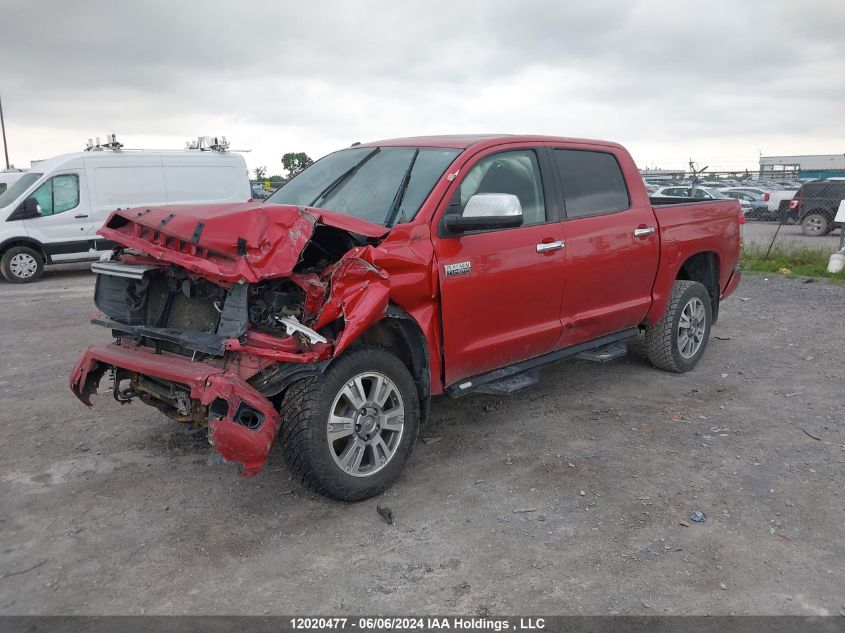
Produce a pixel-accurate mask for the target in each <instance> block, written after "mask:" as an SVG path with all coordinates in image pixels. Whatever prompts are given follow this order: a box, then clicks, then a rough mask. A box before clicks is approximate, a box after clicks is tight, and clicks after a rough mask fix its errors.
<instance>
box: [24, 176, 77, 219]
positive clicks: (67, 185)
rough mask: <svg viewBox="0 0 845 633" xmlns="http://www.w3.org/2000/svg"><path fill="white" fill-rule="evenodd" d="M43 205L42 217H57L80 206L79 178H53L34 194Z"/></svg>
mask: <svg viewBox="0 0 845 633" xmlns="http://www.w3.org/2000/svg"><path fill="white" fill-rule="evenodd" d="M32 197H33V198H35V199H36V200H38V204H39V205H41V215H56V214H57V213H62V212H64V211H69V210H70V209H73V208H75V207H78V206H79V176H77V175H76V174H66V175H63V176H53V177H52V178H50V180H48V181H47V182H45V183H44V184H43V185H41V186H40V187H38V189H36V190H35V192H34V193H33V194H32Z"/></svg>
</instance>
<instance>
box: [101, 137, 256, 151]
mask: <svg viewBox="0 0 845 633" xmlns="http://www.w3.org/2000/svg"><path fill="white" fill-rule="evenodd" d="M106 150H110V151H112V152H121V151H127V152H142V151H150V152H151V151H155V152H184V151H185V150H189V151H198V152H220V153H224V152H228V151H232V152H238V153H248V152H249V151H250V150H248V149H230V147H229V141H228V140H227V139H226V137H225V136H198V137H197V139H196V140H195V141H187V142H186V143H185V149H182V150H179V149H160V150H159V149H156V150H152V149H148V150H142V149H138V148H128V147H124V146H123V143H120V142H118V140H117V135H116V134H107V135H106V142H105V143H101V142H100V137H99V136H98V137H96V140H94V139H90V138H89V139H88V143H87V144H86V145H85V151H86V152H104V151H106Z"/></svg>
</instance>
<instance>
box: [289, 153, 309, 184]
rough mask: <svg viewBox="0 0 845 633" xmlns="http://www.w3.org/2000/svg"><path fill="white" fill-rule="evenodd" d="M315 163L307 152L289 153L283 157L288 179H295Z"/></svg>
mask: <svg viewBox="0 0 845 633" xmlns="http://www.w3.org/2000/svg"><path fill="white" fill-rule="evenodd" d="M313 164H314V161H313V160H311V157H310V156H308V154H306V153H305V152H288V153H287V154H283V155H282V167H284V168H285V171H286V172H288V178H293V177H294V176H296V175H297V174H298V173H299V172H301V171H302V170H303V169H305V168H306V167H308V166H309V165H313Z"/></svg>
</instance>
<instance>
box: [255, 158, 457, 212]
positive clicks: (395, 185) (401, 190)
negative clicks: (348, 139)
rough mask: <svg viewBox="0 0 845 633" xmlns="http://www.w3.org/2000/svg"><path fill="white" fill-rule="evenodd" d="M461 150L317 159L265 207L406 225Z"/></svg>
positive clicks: (279, 191)
mask: <svg viewBox="0 0 845 633" xmlns="http://www.w3.org/2000/svg"><path fill="white" fill-rule="evenodd" d="M460 151H461V150H456V149H444V148H439V147H355V148H352V149H345V150H341V151H339V152H335V153H334V154H329V155H328V156H326V157H325V158H321V159H320V160H318V161H317V162H316V163H314V164H313V165H311V166H310V167H308V168H307V169H305V170H304V171H302V172H301V173H300V174H297V176H296V177H295V178H292V179H291V180H289V181H288V182H287V183H286V184H284V185H282V187H281V188H280V189H278V190H277V191H276V193H274V194H273V195H272V196H270V197H269V198H267V200H266V201H265V204H293V205H297V206H304V207H317V208H320V209H327V210H329V211H336V212H338V213H343V214H344V215H350V216H353V217H356V218H360V219H362V220H367V221H369V222H373V223H375V224H381V225H383V226H393V225H394V224H396V223H398V222H407V221H408V220H410V219H412V218H413V217H414V216H415V215H416V214H417V212H418V211H419V210H420V207H421V206H422V203H423V202H424V201H425V199H426V198H427V197H428V194H429V193H431V190H432V189H433V188H434V185H435V183H436V182H437V180H438V178H440V176H442V175H443V172H444V171H446V168H447V167H448V166H449V165H450V164H451V163H452V161H453V160H455V157H457V155H458V154H460Z"/></svg>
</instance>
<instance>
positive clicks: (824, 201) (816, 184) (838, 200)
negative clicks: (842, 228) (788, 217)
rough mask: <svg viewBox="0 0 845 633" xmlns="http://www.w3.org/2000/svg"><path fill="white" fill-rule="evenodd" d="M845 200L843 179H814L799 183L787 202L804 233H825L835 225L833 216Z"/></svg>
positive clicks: (844, 182)
mask: <svg viewBox="0 0 845 633" xmlns="http://www.w3.org/2000/svg"><path fill="white" fill-rule="evenodd" d="M843 200H845V181H842V180H816V181H813V182H807V183H804V184H803V185H801V188H800V189H798V191H797V192H796V193H795V197H794V198H793V199H792V200H790V202H789V210H790V213H791V214H794V215H795V216H796V217H797V219H798V222H800V223H801V232H802V233H804V235H826V234H828V233H830V232H831V231H833V230H834V229H835V228H836V227H837V225H836V224H834V222H833V218H834V217H835V216H836V212H837V211H838V210H839V205H840V204H842V201H843Z"/></svg>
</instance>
